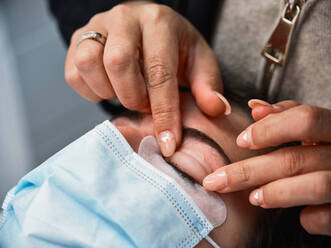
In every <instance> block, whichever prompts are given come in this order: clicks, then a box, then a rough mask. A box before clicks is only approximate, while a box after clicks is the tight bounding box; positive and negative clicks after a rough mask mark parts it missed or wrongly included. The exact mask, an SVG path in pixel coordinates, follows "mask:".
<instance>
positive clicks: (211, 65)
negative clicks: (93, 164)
mask: <svg viewBox="0 0 331 248" xmlns="http://www.w3.org/2000/svg"><path fill="white" fill-rule="evenodd" d="M87 31H96V32H99V33H102V34H103V35H104V36H107V42H106V44H105V47H103V46H102V45H101V44H100V43H98V42H96V41H94V40H84V41H83V42H81V43H80V44H79V46H78V45H77V42H78V40H79V38H80V36H81V35H82V34H83V33H85V32H87ZM65 77H66V80H67V82H68V84H69V85H70V86H71V87H72V88H73V89H74V90H75V91H76V92H77V93H79V94H80V95H81V96H83V97H84V98H86V99H88V100H90V101H93V102H98V101H101V100H103V99H112V98H118V99H119V101H120V102H121V103H122V104H123V106H125V107H126V108H128V109H131V110H138V111H141V112H152V115H153V120H154V128H155V134H156V136H157V138H158V142H159V145H160V148H161V151H162V153H163V155H164V156H171V155H172V154H173V153H174V151H175V149H176V146H178V145H179V143H180V141H181V130H182V127H181V115H180V109H179V96H178V84H181V85H184V86H188V87H190V88H191V90H192V93H193V95H194V97H195V100H196V102H197V105H198V106H199V108H200V109H201V110H202V111H203V112H204V113H206V114H208V115H211V116H216V115H219V114H222V113H225V114H228V113H229V112H230V106H229V105H228V104H227V102H226V100H225V99H224V98H223V97H222V95H220V94H219V93H222V92H223V88H222V82H221V75H220V71H219V66H218V62H217V59H216V57H215V55H214V53H213V51H212V50H211V48H210V47H209V46H208V44H207V43H206V41H205V40H204V39H203V37H202V36H201V34H200V33H199V32H198V31H197V30H196V29H195V28H194V27H193V26H192V25H191V24H190V23H189V22H188V21H187V20H186V19H185V18H184V17H182V16H181V15H179V14H178V13H176V12H175V11H174V10H172V9H171V8H169V7H167V6H164V5H159V4H155V3H151V2H148V1H132V2H126V3H123V4H120V5H117V6H116V7H114V8H112V9H111V10H109V11H107V12H103V13H100V14H97V15H95V16H94V17H93V18H92V19H91V20H90V21H89V23H88V24H87V25H85V26H84V27H82V28H80V29H79V30H77V31H76V32H75V33H74V34H73V36H72V39H71V44H70V47H69V51H68V55H67V59H66V66H65Z"/></svg>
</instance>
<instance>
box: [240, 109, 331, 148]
mask: <svg viewBox="0 0 331 248" xmlns="http://www.w3.org/2000/svg"><path fill="white" fill-rule="evenodd" d="M330 123H331V110H329V109H324V108H319V107H315V106H310V105H305V104H303V105H299V106H297V107H293V108H291V109H288V110H286V111H283V112H281V113H275V114H271V115H268V116H267V117H265V118H263V119H262V120H259V121H257V122H256V123H254V124H252V125H250V126H249V127H248V128H247V129H246V130H244V131H243V132H242V133H241V134H240V135H239V136H238V138H237V144H238V145H239V146H240V147H247V148H250V149H261V148H265V147H271V146H278V145H280V144H284V143H287V142H295V141H309V142H330V141H331V126H330Z"/></svg>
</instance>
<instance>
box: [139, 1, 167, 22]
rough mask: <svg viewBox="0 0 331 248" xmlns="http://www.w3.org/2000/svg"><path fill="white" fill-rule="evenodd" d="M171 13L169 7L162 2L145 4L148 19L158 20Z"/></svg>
mask: <svg viewBox="0 0 331 248" xmlns="http://www.w3.org/2000/svg"><path fill="white" fill-rule="evenodd" d="M169 13H171V8H169V7H168V6H165V5H162V4H153V3H152V4H148V5H146V6H145V14H146V16H147V17H148V19H149V20H150V21H153V22H158V21H160V20H162V19H163V18H164V17H165V16H166V15H168V14H169Z"/></svg>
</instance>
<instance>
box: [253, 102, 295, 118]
mask: <svg viewBox="0 0 331 248" xmlns="http://www.w3.org/2000/svg"><path fill="white" fill-rule="evenodd" d="M298 105H299V103H298V102H296V101H293V100H286V101H281V102H278V103H275V104H270V103H268V102H265V101H262V100H259V99H252V100H250V101H249V102H248V106H249V107H250V108H251V109H252V117H253V119H254V120H255V121H258V120H261V119H263V118H264V117H266V116H268V115H269V114H273V113H280V112H283V111H285V110H287V109H290V108H293V107H295V106H298Z"/></svg>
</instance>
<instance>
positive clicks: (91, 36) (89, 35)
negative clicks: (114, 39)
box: [77, 31, 107, 46]
mask: <svg viewBox="0 0 331 248" xmlns="http://www.w3.org/2000/svg"><path fill="white" fill-rule="evenodd" d="M84 40H95V41H97V42H99V43H100V44H101V45H103V46H105V44H106V40H107V38H106V37H105V36H103V35H102V34H101V33H99V32H96V31H88V32H86V33H84V34H82V35H81V36H80V38H79V40H78V42H77V46H78V45H79V44H80V43H81V42H82V41H84Z"/></svg>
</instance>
